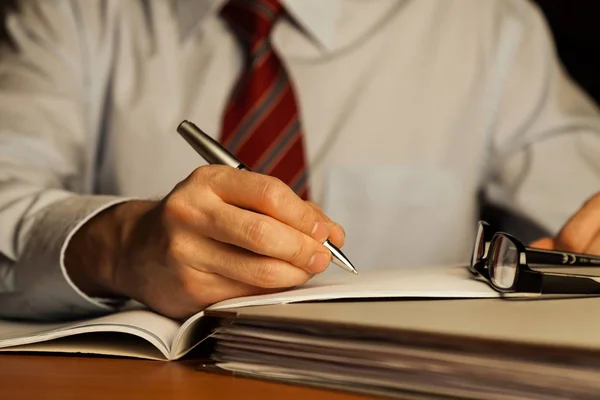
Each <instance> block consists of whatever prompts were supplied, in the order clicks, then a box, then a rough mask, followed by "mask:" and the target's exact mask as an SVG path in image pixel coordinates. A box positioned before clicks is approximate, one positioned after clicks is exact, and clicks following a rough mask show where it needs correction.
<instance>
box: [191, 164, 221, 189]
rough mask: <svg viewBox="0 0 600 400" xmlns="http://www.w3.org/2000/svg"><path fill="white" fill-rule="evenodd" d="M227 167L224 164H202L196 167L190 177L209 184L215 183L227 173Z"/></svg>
mask: <svg viewBox="0 0 600 400" xmlns="http://www.w3.org/2000/svg"><path fill="white" fill-rule="evenodd" d="M227 169H229V167H226V166H224V165H203V166H201V167H198V168H196V169H195V170H194V171H193V172H192V174H191V177H192V179H193V180H194V181H195V182H202V183H206V184H209V185H214V184H217V183H218V182H220V181H221V179H222V178H223V176H224V175H225V174H226V173H227Z"/></svg>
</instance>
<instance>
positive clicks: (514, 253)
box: [490, 236, 519, 289]
mask: <svg viewBox="0 0 600 400" xmlns="http://www.w3.org/2000/svg"><path fill="white" fill-rule="evenodd" d="M518 257H519V251H518V250H517V246H516V245H515V244H514V243H513V242H512V240H510V239H509V238H507V237H505V236H498V237H497V238H496V240H495V242H494V243H493V245H492V255H491V260H490V279H491V280H492V282H493V283H494V285H496V286H498V287H499V288H502V289H510V288H511V287H512V286H513V284H514V282H515V277H516V275H517V266H518V264H519V260H518Z"/></svg>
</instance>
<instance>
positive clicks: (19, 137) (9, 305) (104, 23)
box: [0, 1, 125, 320]
mask: <svg viewBox="0 0 600 400" xmlns="http://www.w3.org/2000/svg"><path fill="white" fill-rule="evenodd" d="M85 3H86V4H85V6H84V5H83V4H81V3H80V2H78V1H71V2H67V1H27V2H20V10H19V13H18V14H15V15H11V16H10V17H9V18H8V21H7V27H8V32H9V35H10V38H11V41H12V42H13V43H14V47H5V48H2V54H1V55H0V317H11V318H22V319H45V320H50V319H66V318H76V317H84V316H91V315H94V314H101V313H107V312H110V311H112V310H114V309H115V305H114V304H111V302H107V301H102V300H100V299H93V298H90V297H88V296H86V295H85V294H84V293H82V292H81V291H80V290H79V289H78V288H77V287H76V286H75V285H74V284H73V283H72V282H71V280H70V279H69V276H68V275H67V273H66V271H65V267H64V264H63V256H64V251H65V248H66V246H67V244H68V241H69V238H70V237H71V236H72V235H73V234H74V232H75V231H76V230H77V228H78V227H79V226H81V225H82V224H83V223H85V222H86V221H87V220H88V219H90V218H91V217H92V216H94V215H95V214H97V213H98V212H100V211H102V210H103V209H106V208H107V207H110V206H111V205H113V204H116V203H118V202H120V201H124V200H125V199H122V198H119V197H110V196H107V197H103V196H94V195H92V194H91V193H93V189H94V184H93V176H94V174H95V172H96V171H95V165H94V164H93V162H94V160H95V157H94V154H95V153H96V151H97V148H96V146H97V144H96V143H98V135H99V128H98V127H99V126H100V125H101V124H100V120H101V113H102V103H103V102H102V99H103V98H104V92H105V82H106V79H107V76H108V70H109V65H110V54H111V48H110V46H111V43H112V40H111V39H110V35H109V32H111V25H112V24H113V20H114V18H113V17H112V16H113V15H114V13H115V10H114V7H111V6H110V4H113V3H114V2H105V1H94V2H87V1H86V2H85Z"/></svg>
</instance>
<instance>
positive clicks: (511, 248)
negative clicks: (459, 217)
mask: <svg viewBox="0 0 600 400" xmlns="http://www.w3.org/2000/svg"><path fill="white" fill-rule="evenodd" d="M532 266H533V267H543V268H552V267H560V268H569V267H600V257H597V256H592V255H587V254H577V253H571V252H564V251H554V250H542V249H535V248H532V247H526V246H525V245H523V243H521V242H520V241H519V240H517V239H516V238H515V237H514V236H512V235H510V234H508V233H505V232H497V231H495V230H493V229H492V228H491V227H490V225H489V224H487V223H486V222H484V221H480V222H479V226H478V229H477V236H476V239H475V246H474V248H473V254H472V256H471V265H470V270H471V272H472V273H473V274H476V275H479V276H481V277H483V278H485V280H487V281H488V283H489V284H490V285H491V286H492V287H493V288H494V289H495V290H497V291H499V292H502V293H536V294H542V293H544V294H600V282H598V281H596V280H595V279H594V278H593V277H591V276H586V275H577V274H569V273H562V272H561V273H556V272H541V271H535V270H533V269H531V267H532Z"/></svg>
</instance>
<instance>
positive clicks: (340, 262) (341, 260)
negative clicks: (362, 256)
mask: <svg viewBox="0 0 600 400" xmlns="http://www.w3.org/2000/svg"><path fill="white" fill-rule="evenodd" d="M323 245H324V246H325V247H327V248H328V249H329V251H331V255H332V256H333V257H332V258H331V261H333V263H334V264H335V265H337V266H339V267H341V268H342V269H344V270H346V271H348V272H352V273H353V274H354V275H358V271H357V270H356V268H354V266H353V265H352V263H351V262H350V260H348V258H347V257H346V256H345V255H344V253H342V251H341V250H340V249H338V248H337V247H335V246H334V245H333V244H332V243H331V242H330V241H329V240H326V241H325V243H323Z"/></svg>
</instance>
